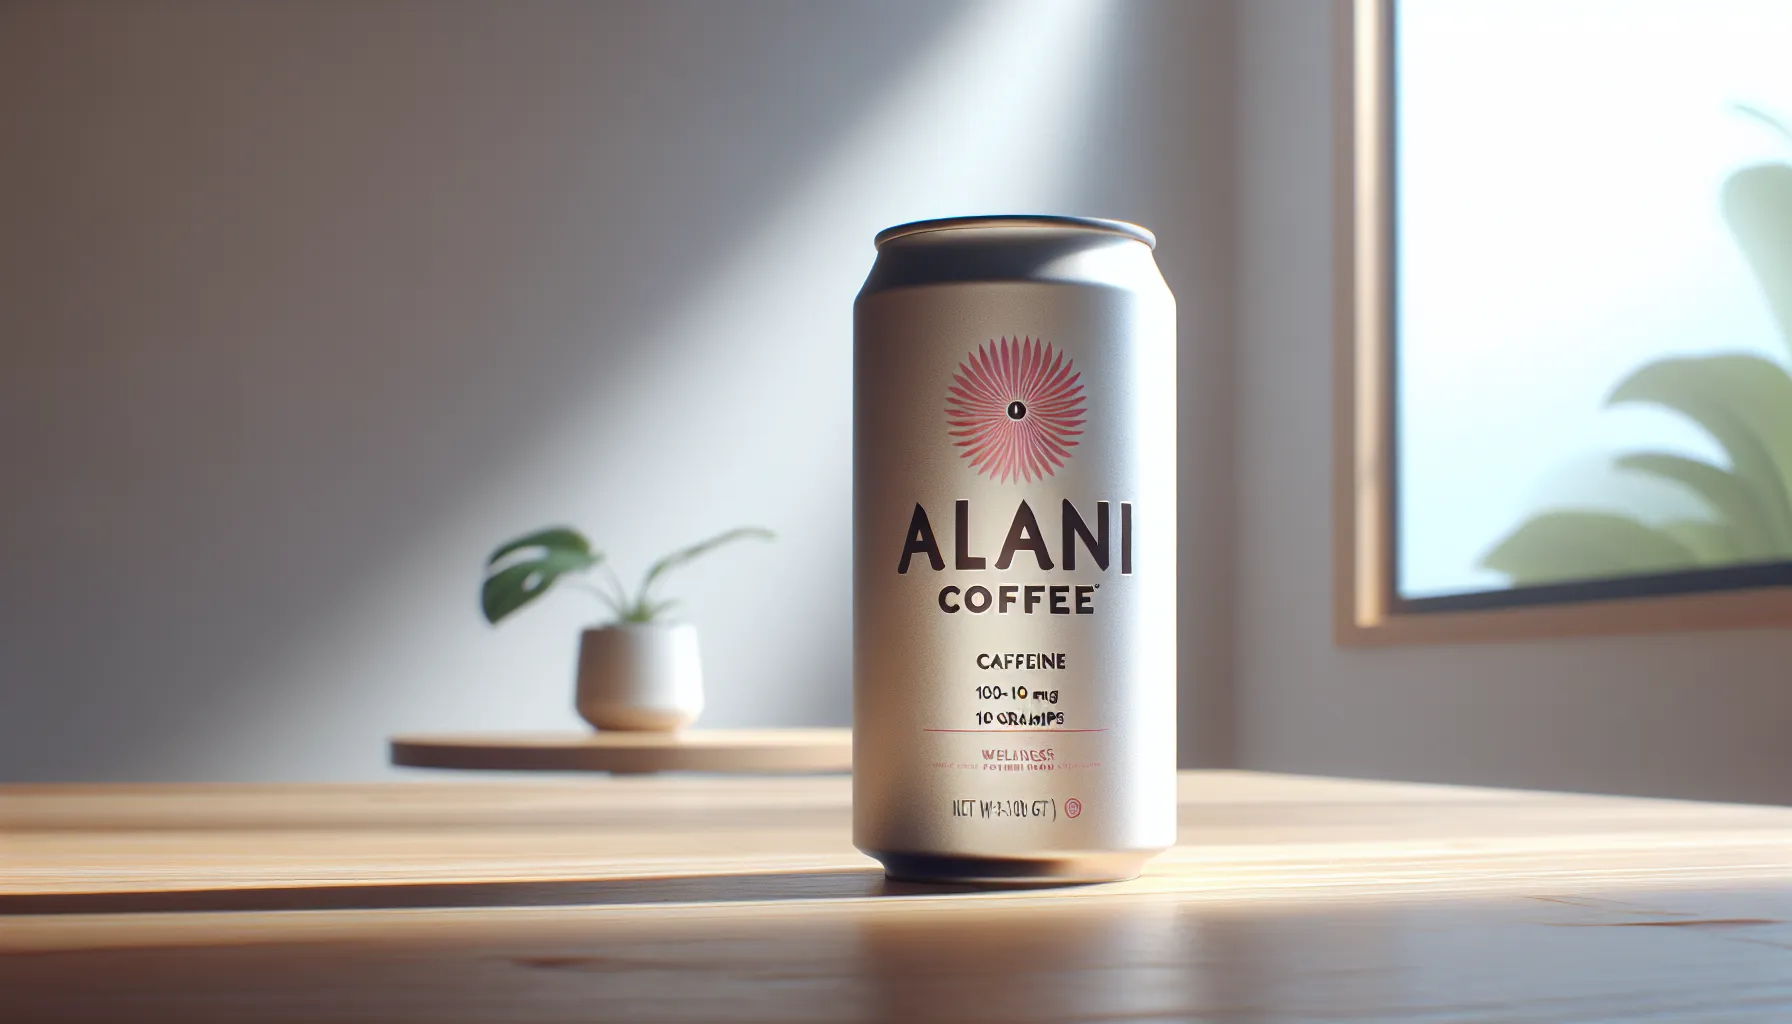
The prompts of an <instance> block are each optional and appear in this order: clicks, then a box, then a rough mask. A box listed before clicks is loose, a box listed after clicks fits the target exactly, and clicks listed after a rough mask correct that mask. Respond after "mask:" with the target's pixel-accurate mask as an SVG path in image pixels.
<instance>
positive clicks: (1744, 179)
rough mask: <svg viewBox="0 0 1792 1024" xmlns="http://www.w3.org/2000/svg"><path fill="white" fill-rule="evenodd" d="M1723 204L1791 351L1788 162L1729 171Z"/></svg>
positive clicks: (1791, 184)
mask: <svg viewBox="0 0 1792 1024" xmlns="http://www.w3.org/2000/svg"><path fill="white" fill-rule="evenodd" d="M1774 123H1776V124H1777V122H1774ZM1781 130H1782V131H1783V130H1784V128H1783V127H1782V128H1781ZM1723 208H1724V219H1726V220H1727V221H1729V224H1730V232H1731V234H1734V235H1735V236H1736V244H1737V245H1738V246H1740V247H1741V248H1742V254H1743V255H1744V256H1746V257H1748V262H1749V267H1750V268H1751V269H1753V270H1754V272H1755V281H1756V283H1757V284H1759V285H1760V286H1761V292H1762V294H1763V295H1764V296H1765V297H1766V299H1767V306H1768V308H1769V309H1770V310H1772V312H1773V318H1774V321H1775V322H1776V323H1778V324H1779V328H1780V338H1781V340H1782V341H1784V342H1785V344H1786V348H1787V350H1788V351H1789V352H1792V165H1787V164H1756V165H1755V166H1753V167H1745V168H1743V169H1742V170H1740V171H1737V172H1736V173H1734V174H1732V175H1730V177H1729V179H1728V180H1726V181H1725V182H1724V191H1723Z"/></svg>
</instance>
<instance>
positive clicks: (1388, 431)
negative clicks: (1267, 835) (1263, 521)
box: [1332, 0, 1792, 647]
mask: <svg viewBox="0 0 1792 1024" xmlns="http://www.w3.org/2000/svg"><path fill="white" fill-rule="evenodd" d="M1394 2H1395V0H1334V3H1335V5H1336V6H1335V14H1336V17H1335V19H1334V26H1335V34H1336V39H1335V60H1334V62H1333V64H1334V68H1335V75H1336V77H1335V81H1334V89H1333V97H1334V103H1335V109H1334V122H1333V123H1334V125H1335V126H1336V131H1335V133H1334V137H1335V139H1336V143H1335V144H1336V151H1335V153H1334V160H1335V162H1334V168H1335V170H1336V173H1335V176H1334V179H1335V182H1336V193H1335V196H1334V202H1333V210H1334V218H1335V222H1334V235H1333V239H1334V260H1335V266H1336V279H1335V282H1334V286H1335V287H1334V295H1333V302H1334V362H1333V388H1334V395H1333V402H1334V404H1333V420H1332V436H1333V471H1334V481H1333V494H1332V507H1333V531H1334V532H1333V545H1332V548H1333V595H1332V609H1333V636H1334V639H1335V641H1336V642H1337V643H1338V644H1339V645H1340V646H1350V647H1356V646H1378V645H1399V644H1445V643H1472V642H1487V641H1508V640H1532V639H1542V638H1550V637H1571V636H1594V635H1611V634H1624V633H1652V632H1663V631H1679V630H1698V629H1749V628H1761V627H1770V626H1786V625H1792V589H1787V588H1785V587H1753V588H1747V589H1734V590H1716V591H1707V592H1701V593H1694V594H1674V595H1664V596H1654V597H1635V598H1622V599H1609V600H1604V599H1602V600H1589V601H1576V602H1571V603H1558V604H1547V605H1524V606H1517V607H1502V608H1498V609H1487V610H1476V611H1414V610H1409V609H1403V608H1402V606H1401V601H1400V599H1399V597H1398V596H1397V594H1396V592H1395V576H1394V556H1395V549H1394V544H1395V541H1394V526H1395V524H1394V516H1395V494H1394V480H1393V470H1394V433H1393V416H1392V408H1391V402H1392V399H1393V380H1394V378H1393V373H1394V365H1393V334H1392V318H1393V312H1394V310H1393V275H1392V262H1391V257H1392V254H1393V189H1392V184H1393V180H1392V175H1393V153H1392V148H1391V144H1392V122H1393V93H1392V57H1393V39H1394V35H1393V24H1394V22H1393V4H1394Z"/></svg>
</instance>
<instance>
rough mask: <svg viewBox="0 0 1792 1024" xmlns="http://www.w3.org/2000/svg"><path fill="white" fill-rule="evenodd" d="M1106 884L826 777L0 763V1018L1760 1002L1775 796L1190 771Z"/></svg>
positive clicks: (1787, 817)
mask: <svg viewBox="0 0 1792 1024" xmlns="http://www.w3.org/2000/svg"><path fill="white" fill-rule="evenodd" d="M1181 815H1182V820H1181V834H1180V839H1181V843H1180V845H1179V846H1178V847H1177V848H1176V849H1174V850H1172V851H1170V853H1168V854H1166V855H1165V856H1164V857H1162V858H1160V859H1159V860H1157V861H1155V862H1153V863H1152V865H1151V866H1150V867H1149V868H1148V870H1147V872H1146V874H1145V876H1144V877H1143V878H1140V879H1139V880H1137V881H1135V882H1128V883H1121V884H1116V885H1103V886H1087V887H1071V888H1062V889H1047V890H987V891H976V890H968V889H956V888H950V887H919V886H904V885H896V884H891V883H886V882H884V881H883V880H882V878H881V876H880V875H879V873H878V872H877V870H876V867H875V865H874V864H872V863H871V862H870V861H868V860H866V859H865V858H864V857H862V856H860V855H859V854H858V853H856V852H855V851H854V850H853V849H852V847H851V845H850V842H849V829H850V808H849V782H848V780H846V779H844V778H834V777H808V778H802V777H798V778H758V779H738V778H720V779H716V778H691V777H677V776H664V777H633V778H615V779H601V778H600V779H589V780H585V779H571V780H547V781H540V782H529V783H512V782H474V783H466V782H459V781H456V782H451V783H447V782H444V783H419V784H412V785H365V786H240V787H233V786H226V787H218V786H177V787H129V786H105V787H79V786H71V787H54V786H45V787H12V788H4V789H0V1020H5V1021H8V1022H10V1021H14V1020H17V1021H38V1020H45V1021H50V1020H126V1019H128V1020H169V1021H174V1020H179V1021H207V1020H232V1021H325V1020H354V1021H408V1020H429V1021H474V1020H515V1021H538V1020H626V1021H636V1020H768V1021H770V1020H778V1021H786V1020H788V1021H812V1020H816V1021H819V1020H829V1021H832V1020H880V1021H882V1020H888V1021H907V1020H915V1021H933V1020H943V1021H949V1020H990V1021H1018V1020H1029V1021H1030V1020H1040V1021H1092V1020H1115V1019H1127V1020H1214V1021H1282V1020H1290V1021H1347V1020H1376V1021H1383V1020H1386V1021H1435V1020H1444V1021H1450V1020H1464V1021H1466V1020H1500V1021H1557V1020H1564V1021H1565V1020H1634V1019H1645V1018H1646V1019H1652V1020H1726V1021H1728V1020H1787V1019H1792V924H1789V923H1788V922H1792V810H1788V809H1783V808H1761V807H1742V806H1727V805H1708V804H1694V803H1677V802H1665V801H1645V800H1633V799H1614V798H1601V797H1588V796H1566V795H1550V794H1530V793H1513V792H1502V791H1490V790H1472V789H1457V788H1448V787H1434V786H1415V785H1396V784H1388V783H1368V782H1346V781H1336V780H1321V779H1302V778H1293V777H1285V776H1267V775H1255V774H1250V773H1235V772H1222V773H1200V774H1189V775H1186V776H1185V777H1184V778H1183V780H1182V808H1181Z"/></svg>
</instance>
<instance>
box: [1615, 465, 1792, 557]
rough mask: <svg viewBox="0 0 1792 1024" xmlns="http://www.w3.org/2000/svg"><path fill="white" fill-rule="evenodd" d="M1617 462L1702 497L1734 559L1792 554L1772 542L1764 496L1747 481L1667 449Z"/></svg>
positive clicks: (1790, 546) (1785, 546)
mask: <svg viewBox="0 0 1792 1024" xmlns="http://www.w3.org/2000/svg"><path fill="white" fill-rule="evenodd" d="M1617 465H1618V468H1619V469H1627V470H1632V471H1634V472H1638V473H1646V474H1648V475H1650V476H1654V477H1659V478H1661V479H1663V480H1671V481H1673V482H1674V483H1677V484H1680V485H1681V486H1683V487H1685V488H1687V489H1688V490H1690V491H1692V492H1693V493H1694V494H1696V495H1698V496H1699V497H1700V498H1701V499H1703V500H1704V502H1705V504H1706V505H1708V506H1710V507H1711V511H1712V512H1713V513H1715V514H1716V515H1717V518H1718V522H1719V524H1721V527H1722V529H1723V531H1724V532H1725V533H1726V534H1727V535H1728V536H1729V538H1730V540H1729V544H1730V546H1731V547H1733V548H1734V550H1735V555H1734V556H1732V557H1733V558H1739V559H1753V558H1768V557H1772V556H1774V555H1792V545H1786V544H1776V543H1775V541H1774V536H1773V529H1772V527H1771V526H1770V525H1769V520H1768V517H1767V514H1766V513H1765V512H1764V511H1763V510H1762V504H1763V502H1764V501H1765V500H1766V499H1764V498H1763V497H1762V496H1761V493H1760V492H1759V491H1758V490H1757V489H1756V488H1755V487H1754V486H1753V485H1752V484H1750V483H1749V481H1747V480H1744V479H1743V478H1742V477H1740V476H1737V475H1736V474H1735V473H1732V472H1730V471H1729V470H1727V469H1719V468H1718V467H1716V466H1713V465H1711V464H1710V463H1709V462H1701V461H1699V460H1698V459H1689V458H1686V457H1685V456H1683V455H1671V454H1669V453H1667V452H1636V453H1634V454H1630V455H1625V456H1622V457H1620V458H1619V459H1618V461H1617ZM1669 532H1670V533H1671V532H1672V531H1669ZM1694 550H1698V549H1697V548H1695V549H1694Z"/></svg>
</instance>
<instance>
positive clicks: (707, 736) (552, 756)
mask: <svg viewBox="0 0 1792 1024" xmlns="http://www.w3.org/2000/svg"><path fill="white" fill-rule="evenodd" d="M392 763H393V764H396V765H403V766H406V767H410V768H455V769H462V770H466V771H507V772H613V773H617V774H630V775H633V774H642V773H647V772H724V773H730V774H792V773H795V774H804V773H814V772H845V771H851V770H852V730H851V729H689V730H685V731H682V732H567V733H508V734H506V733H472V734H444V735H422V736H394V737H392Z"/></svg>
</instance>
